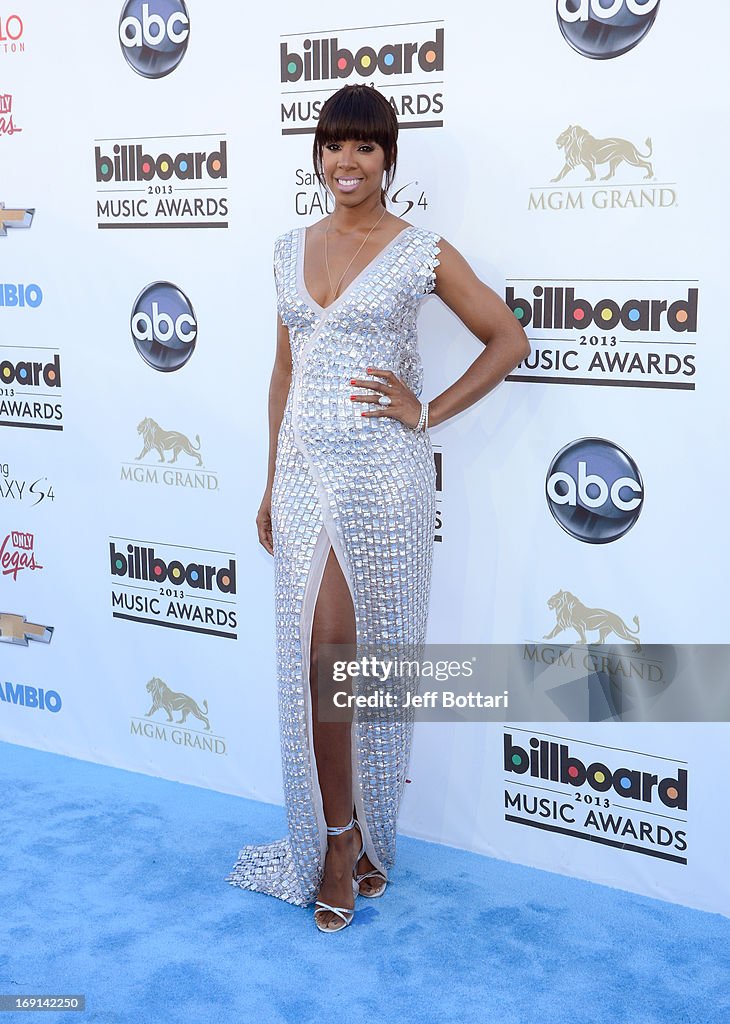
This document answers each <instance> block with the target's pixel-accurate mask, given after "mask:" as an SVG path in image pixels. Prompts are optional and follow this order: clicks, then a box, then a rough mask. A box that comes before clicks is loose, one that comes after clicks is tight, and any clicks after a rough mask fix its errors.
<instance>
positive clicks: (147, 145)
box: [94, 133, 228, 229]
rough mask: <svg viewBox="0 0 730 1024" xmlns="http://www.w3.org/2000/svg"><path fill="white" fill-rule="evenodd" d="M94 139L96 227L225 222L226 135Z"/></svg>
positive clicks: (224, 224)
mask: <svg viewBox="0 0 730 1024" xmlns="http://www.w3.org/2000/svg"><path fill="white" fill-rule="evenodd" d="M95 142H96V145H95V147H94V167H95V175H96V183H97V185H96V220H97V227H98V228H101V229H114V228H227V227H228V144H227V142H226V138H225V134H216V133H212V134H205V135H186V136H182V135H164V136H150V137H147V138H136V139H123V138H122V139H96V140H95Z"/></svg>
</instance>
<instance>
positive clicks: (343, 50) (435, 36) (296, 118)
mask: <svg viewBox="0 0 730 1024" xmlns="http://www.w3.org/2000/svg"><path fill="white" fill-rule="evenodd" d="M279 60H280V71H281V134H282V135H303V134H308V133H313V132H314V130H315V128H316V126H317V119H318V117H319V112H320V110H321V108H322V104H323V103H324V101H325V100H326V99H327V95H328V94H330V93H333V92H336V91H337V90H338V89H339V88H340V87H341V86H343V85H353V84H355V83H359V84H367V85H374V86H376V88H377V89H379V90H380V91H381V92H383V93H384V94H385V96H386V97H387V98H388V100H389V101H390V103H391V104H392V106H393V108H394V110H395V112H396V115H397V117H398V123H399V125H400V127H401V128H441V127H443V123H444V122H443V111H444V94H443V85H444V83H443V77H442V75H443V70H444V29H443V21H442V20H437V21H421V22H415V23H406V24H401V25H370V26H368V27H367V28H350V29H337V30H330V31H327V30H325V31H323V32H297V33H294V34H291V35H289V34H287V35H284V36H282V41H281V43H280V44H279ZM323 93H324V94H326V95H323Z"/></svg>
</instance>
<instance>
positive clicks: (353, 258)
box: [324, 209, 388, 302]
mask: <svg viewBox="0 0 730 1024" xmlns="http://www.w3.org/2000/svg"><path fill="white" fill-rule="evenodd" d="M387 212H388V211H387V209H383V212H382V213H381V214H380V216H379V217H378V219H377V220H376V221H375V223H374V224H373V226H372V227H371V228H370V230H369V231H368V233H367V234H366V235H365V238H364V239H363V242H362V244H361V245H360V248H359V249H358V250H357V252H356V253H355V255H354V256H353V257H352V259H351V260H350V262H349V263H348V264H347V266H346V267H345V270H344V273H343V274H342V277H341V278H340V279H339V281H338V282H337V287H336V288H335V289H333V288H332V275H331V274H330V263H329V259H328V258H327V236H328V235H329V232H330V223H329V221H327V227H326V228H325V232H324V263H325V266H326V268H327V280H328V281H329V286H330V293H331V294H332V302H334V301H335V299H336V298H337V292H338V291H339V290H340V285H341V284H342V282H343V280H344V278H345V274H346V273H347V271H348V270H349V269H350V267H351V266H352V264H353V263H354V262H355V260H356V259H357V257H358V255H359V253H360V249H362V247H363V246H364V245H365V243H366V242H367V240H368V238H370V236H371V235H372V233H373V231H375V229H376V227H377V226H378V224H379V223H380V222H381V220H382V219H383V217H384V216H385V215H386V213H387Z"/></svg>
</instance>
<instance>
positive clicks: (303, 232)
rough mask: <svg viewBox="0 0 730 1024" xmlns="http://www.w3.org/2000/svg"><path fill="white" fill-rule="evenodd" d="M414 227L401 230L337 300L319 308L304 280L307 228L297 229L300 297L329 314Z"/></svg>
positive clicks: (318, 309)
mask: <svg viewBox="0 0 730 1024" xmlns="http://www.w3.org/2000/svg"><path fill="white" fill-rule="evenodd" d="M415 226H416V225H415V224H408V225H407V226H406V227H404V228H402V229H401V230H400V231H399V232H398V234H397V235H395V236H394V237H393V238H391V240H390V241H389V242H387V243H386V244H385V245H384V246H383V248H382V249H381V250H380V252H379V253H376V255H375V256H373V258H372V259H371V260H370V262H369V263H366V264H365V266H364V267H363V268H362V270H361V271H360V273H359V274H357V275H356V277H353V279H352V281H350V283H349V284H348V285H347V287H346V288H345V290H344V291H343V292H340V294H339V295H338V296H337V298H336V299H334V300H333V301H332V302H330V304H329V306H320V304H319V303H318V302H317V300H316V299H315V298H314V297H313V296H312V295H311V294H310V292H309V289H308V288H307V283H306V281H305V279H304V250H305V248H306V239H307V228H306V226H302V227H300V228H298V229H297V232H298V244H297V285H298V287H299V291H300V293H301V295H302V298H303V299H305V300H306V301H307V302H308V303H309V304H310V305H311V306H312V307H313V308H314V309H315V310H317V311H319V312H320V313H329V312H330V310H332V309H334V308H335V306H337V305H339V303H340V302H342V301H343V300H344V299H346V298H347V296H348V295H349V293H350V292H351V291H352V289H353V288H354V287H355V285H357V284H359V282H360V280H361V279H362V278H363V277H364V276H365V275H366V274H367V273H368V271H370V270H371V269H372V268H373V267H374V266H375V265H376V264H377V263H379V262H380V260H381V259H382V257H383V256H384V255H385V254H386V253H387V252H388V251H389V250H390V249H391V247H392V246H393V245H394V243H395V242H397V241H398V239H399V238H400V237H401V235H405V234H406V233H407V232H408V231H410V230H411V229H412V228H415Z"/></svg>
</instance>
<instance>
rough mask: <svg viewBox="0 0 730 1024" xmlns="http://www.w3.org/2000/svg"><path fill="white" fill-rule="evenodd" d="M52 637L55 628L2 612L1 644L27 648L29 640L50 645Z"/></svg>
mask: <svg viewBox="0 0 730 1024" xmlns="http://www.w3.org/2000/svg"><path fill="white" fill-rule="evenodd" d="M52 636H53V626H40V625H38V623H36V622H27V621H26V618H25V616H24V615H10V614H8V613H3V612H0V643H4V644H22V646H23V647H27V646H28V641H29V640H37V641H39V642H40V643H42V644H49V643H50V642H51V637H52Z"/></svg>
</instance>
